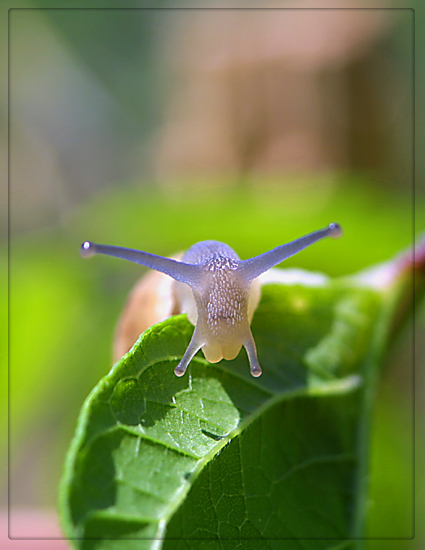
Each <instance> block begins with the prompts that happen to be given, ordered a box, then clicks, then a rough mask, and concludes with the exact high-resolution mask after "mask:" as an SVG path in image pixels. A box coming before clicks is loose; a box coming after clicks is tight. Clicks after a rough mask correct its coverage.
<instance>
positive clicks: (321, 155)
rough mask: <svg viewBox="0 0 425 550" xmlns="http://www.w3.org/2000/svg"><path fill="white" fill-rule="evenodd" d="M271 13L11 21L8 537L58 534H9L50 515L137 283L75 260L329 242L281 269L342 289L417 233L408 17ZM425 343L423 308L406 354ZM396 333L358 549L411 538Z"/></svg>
mask: <svg viewBox="0 0 425 550" xmlns="http://www.w3.org/2000/svg"><path fill="white" fill-rule="evenodd" d="M340 4H341V7H346V8H349V7H350V4H348V3H344V2H342V3H340ZM57 5H58V2H49V1H48V2H43V7H49V6H51V7H57ZM155 5H156V6H158V5H161V6H163V7H168V4H167V3H166V2H161V3H156V4H155ZM275 5H276V7H279V8H291V9H286V10H283V9H273V10H174V9H167V10H159V9H143V10H109V9H102V10H92V9H73V10H62V9H43V10H41V9H14V10H12V11H11V12H9V18H10V19H9V25H10V27H9V29H10V51H9V55H10V58H9V59H10V126H9V130H10V136H9V137H10V142H9V143H10V165H9V168H10V196H9V202H8V201H7V198H6V196H4V197H3V198H2V200H1V201H0V209H1V215H2V218H3V217H6V215H7V207H8V205H9V213H10V218H9V222H10V256H9V268H10V289H9V297H10V319H9V334H10V349H9V369H10V370H9V374H10V432H9V434H10V450H9V452H10V455H9V456H10V470H9V478H7V476H6V474H5V473H2V477H1V478H0V482H1V485H0V487H1V495H2V499H3V500H2V504H3V505H4V506H6V494H7V482H8V479H9V487H10V493H9V495H10V500H9V502H10V511H11V514H10V528H11V535H12V536H13V537H20V536H24V537H25V536H26V537H31V536H39V537H43V536H54V534H55V531H54V529H55V528H54V527H51V526H48V525H47V523H43V521H41V520H40V521H34V522H32V523H31V522H30V523H28V522H27V523H26V528H25V526H24V525H23V524H22V521H19V520H18V518H20V517H22V515H21V514H22V513H23V511H24V513H26V511H28V510H31V511H32V512H33V513H42V512H43V511H44V510H51V509H54V507H55V506H56V500H57V489H58V482H59V479H60V475H61V469H62V465H63V461H64V457H65V453H66V449H67V447H68V445H69V442H70V440H71V438H72V435H73V432H74V428H75V424H76V420H77V415H78V411H79V409H80V407H81V405H82V403H83V401H84V399H85V398H86V396H87V394H88V393H89V391H90V390H91V389H92V388H93V386H94V385H95V384H96V383H97V381H98V380H99V378H100V377H101V376H103V375H105V374H106V373H107V372H108V370H109V368H110V366H111V347H112V337H113V331H114V326H115V323H116V321H117V318H118V316H119V313H120V311H121V309H122V307H123V304H124V302H125V299H126V296H127V294H128V292H129V290H130V289H131V287H132V285H133V284H134V283H135V281H136V280H137V279H138V278H139V277H140V275H141V273H142V270H141V268H139V267H138V266H135V265H132V264H127V263H125V262H119V261H113V260H110V259H108V258H97V259H96V260H95V261H91V262H84V261H82V260H81V259H80V258H79V255H78V249H79V246H80V244H81V242H83V241H84V240H86V239H90V240H94V241H97V242H103V243H108V244H116V245H123V246H128V247H132V248H140V249H143V250H146V251H149V252H154V253H157V254H164V255H170V254H172V253H174V252H176V251H179V250H184V249H187V248H188V247H189V246H190V245H191V244H193V243H195V242H197V241H199V240H203V239H217V240H222V241H224V242H227V243H228V244H230V245H231V246H232V247H233V248H235V250H236V251H237V252H238V253H239V255H240V256H241V258H248V257H251V256H254V255H256V254H259V253H261V252H263V251H265V250H268V249H270V248H272V247H274V246H277V245H279V244H282V243H283V242H287V241H289V240H292V239H294V238H296V237H298V236H301V235H303V234H305V233H307V232H310V231H313V230H315V229H317V228H319V227H322V226H324V225H326V224H327V223H329V222H330V221H338V222H339V223H341V225H342V226H343V228H344V231H345V233H344V238H343V239H340V240H339V241H335V242H331V243H329V242H323V243H320V244H318V245H317V246H315V247H313V248H312V249H309V250H306V251H305V252H303V253H302V254H301V255H299V256H296V257H295V258H293V259H290V260H288V261H287V262H286V266H294V265H296V266H299V267H303V268H306V269H314V270H320V271H324V272H326V273H329V274H330V275H332V276H338V275H345V274H350V273H353V272H355V271H357V270H360V269H362V268H364V267H367V266H369V265H370V264H373V263H379V262H381V261H385V260H386V259H388V258H389V257H391V256H392V255H394V254H396V253H397V252H398V251H399V250H401V249H402V248H405V247H408V246H409V245H411V243H412V240H413V235H414V232H415V231H416V232H420V231H423V230H425V207H424V200H423V199H424V198H425V192H424V188H423V186H421V185H420V183H422V182H423V181H424V176H425V167H424V164H423V162H422V160H421V159H418V164H417V167H416V170H417V181H418V185H417V186H416V190H415V193H416V197H415V196H414V187H413V116H414V111H413V19H414V12H413V11H412V10H410V9H401V10H389V9H376V10H369V9H333V10H320V9H293V8H295V6H296V4H295V3H291V2H280V3H276V4H275ZM26 6H27V7H28V8H37V7H38V4H37V2H30V1H27V2H26ZM93 6H96V2H94V3H93ZM0 114H1V119H2V120H5V119H6V116H7V104H6V103H5V101H3V103H2V104H1V105H0ZM415 198H416V203H415V204H416V227H414V223H413V206H414V199H415ZM6 240H7V235H6V233H4V234H2V235H1V243H0V244H1V254H2V259H3V260H4V261H2V262H1V277H2V280H3V281H4V280H5V279H6V273H7V262H6V258H7V252H6ZM3 299H5V297H4V296H2V300H3ZM2 305H3V306H4V307H3V309H2V311H4V308H5V307H6V305H5V303H3V304H2ZM2 322H3V323H4V326H3V327H2V330H3V331H4V332H3V333H5V332H6V330H7V326H6V320H5V316H4V315H3V316H2ZM424 327H425V308H424V307H422V308H419V310H418V311H417V322H416V331H417V334H418V335H419V334H420V333H421V331H422V332H423V329H424ZM412 332H413V327H412V325H410V326H409V327H406V329H405V331H404V333H403V335H402V337H401V338H400V340H399V341H398V342H397V343H396V344H395V345H394V346H393V347H392V348H391V349H390V350H389V357H388V363H387V365H386V367H385V369H384V370H383V373H382V382H381V384H380V388H379V395H378V405H377V410H376V419H375V423H374V433H373V445H372V465H373V469H372V499H371V503H372V504H371V513H370V521H369V527H368V535H369V536H370V537H383V538H387V539H396V538H409V537H411V536H412V535H413V531H412V514H413V496H412V491H413V477H412V476H413V469H412V465H413V454H412V453H413V422H412V406H413V402H412V388H413V367H412V366H413V363H412V358H413V354H414V348H413V342H412ZM416 344H417V347H416V354H417V366H418V368H420V367H421V366H422V367H423V366H424V360H423V356H424V355H423V353H424V351H425V346H424V344H423V343H422V342H421V338H420V337H417V339H416ZM1 354H2V358H1V359H2V369H1V384H2V390H5V388H6V384H7V376H6V373H7V370H6V368H3V365H6V349H5V348H3V349H2V350H1ZM3 395H4V393H3ZM419 411H420V413H421V414H423V412H424V407H423V404H419ZM418 426H419V429H422V428H423V425H422V424H420V423H418ZM2 428H4V429H5V426H3V427H2ZM3 431H4V430H3ZM1 445H2V447H1V448H0V453H2V458H3V459H4V458H5V457H6V453H7V448H6V445H5V444H4V442H3V441H2V442H1ZM422 510H423V509H422ZM14 518H15V519H16V521H14ZM43 530H45V531H43ZM57 533H59V532H58V531H57ZM58 536H60V535H58ZM423 543H424V539H422V542H420V541H416V542H415V541H409V540H407V541H402V540H400V541H397V542H394V546H391V548H392V547H394V548H395V547H397V548H400V549H404V548H413V547H415V548H416V547H417V548H421V547H423ZM415 544H418V545H417V546H415ZM59 547H62V548H63V547H64V546H58V548H59ZM367 547H368V548H370V549H373V550H375V549H381V548H382V549H384V548H385V549H386V548H390V545H389V541H388V540H387V541H369V542H368V545H367Z"/></svg>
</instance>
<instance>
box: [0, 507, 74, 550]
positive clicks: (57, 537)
mask: <svg viewBox="0 0 425 550" xmlns="http://www.w3.org/2000/svg"><path fill="white" fill-rule="evenodd" d="M13 537H19V538H13ZM62 537H63V535H62V532H61V530H60V528H59V520H58V517H57V513H56V512H55V511H54V510H31V509H20V510H13V511H11V512H10V514H9V513H8V510H6V509H4V510H1V511H0V548H1V550H67V549H69V544H68V542H67V541H66V540H63V538H62Z"/></svg>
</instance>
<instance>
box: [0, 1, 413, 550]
mask: <svg viewBox="0 0 425 550" xmlns="http://www.w3.org/2000/svg"><path fill="white" fill-rule="evenodd" d="M341 9H345V10H350V11H360V10H362V11H363V10H368V11H382V10H385V11H411V12H413V19H412V229H413V238H412V243H414V242H415V236H416V235H415V230H416V125H415V108H416V90H415V82H416V38H415V36H416V35H415V17H416V12H415V9H414V8H412V7H403V8H398V7H380V8H378V7H376V8H375V7H349V8H314V7H312V8H308V7H305V8H278V7H264V8H256V7H204V8H199V7H196V8H192V7H181V8H174V7H163V8H158V7H146V8H9V9H8V20H7V27H8V28H7V32H8V38H7V79H8V83H7V106H8V113H7V141H8V151H7V168H8V175H7V261H8V265H7V298H8V305H7V320H8V329H7V349H8V351H7V367H8V368H7V370H8V372H7V389H8V405H7V411H8V418H7V429H8V433H7V442H8V457H7V463H8V482H7V488H8V506H7V508H8V537H9V539H10V540H101V539H81V538H74V537H73V538H69V537H66V538H65V537H48V538H44V537H43V538H39V537H31V538H29V537H11V536H10V528H11V513H10V500H11V493H12V491H11V479H10V475H9V474H10V464H11V456H10V443H11V441H10V438H11V435H10V434H11V414H10V412H11V406H10V388H11V376H10V350H11V348H10V342H11V337H10V335H11V326H10V317H11V314H10V309H11V306H10V281H11V269H10V264H11V262H10V259H11V200H10V199H11V176H10V169H11V19H10V18H11V13H12V11H75V10H78V11H82V10H84V11H118V10H120V11H285V10H286V11H301V10H308V11H339V10H341ZM413 260H414V261H415V249H414V247H413ZM412 283H413V287H412V294H413V317H412V321H413V322H412V325H413V330H412V345H413V353H412V369H413V371H412V407H413V411H412V412H413V414H412V429H413V435H412V454H413V456H412V462H413V463H412V472H413V476H412V483H413V491H412V493H413V495H412V496H413V507H412V517H413V535H412V537H401V538H395V537H391V538H387V537H384V538H383V537H379V538H375V537H361V538H350V539H340V538H329V537H326V538H305V539H304V538H303V539H294V538H293V537H292V538H279V539H274V538H268V539H266V540H270V541H278V540H335V541H341V542H342V541H350V540H413V539H414V538H415V528H416V487H415V479H416V468H415V451H416V441H415V426H416V392H415V381H416V377H415V374H416V356H415V349H416V336H415V329H416V322H415V316H416V305H415V299H414V298H415V295H416V294H415V283H416V276H415V270H414V269H413V274H412ZM107 540H123V539H114V538H111V539H107ZM127 540H165V538H130V539H127ZM167 540H199V541H204V540H208V539H192V538H191V539H172V538H169V539H167ZM220 540H223V541H235V540H239V539H220ZM240 540H256V539H240ZM259 540H264V539H259Z"/></svg>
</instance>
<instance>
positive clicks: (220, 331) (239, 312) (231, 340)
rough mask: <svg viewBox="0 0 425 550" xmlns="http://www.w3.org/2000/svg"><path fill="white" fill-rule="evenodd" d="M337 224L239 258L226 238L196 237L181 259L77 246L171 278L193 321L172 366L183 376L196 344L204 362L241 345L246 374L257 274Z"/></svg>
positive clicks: (253, 357) (253, 356) (337, 231)
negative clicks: (178, 358)
mask: <svg viewBox="0 0 425 550" xmlns="http://www.w3.org/2000/svg"><path fill="white" fill-rule="evenodd" d="M341 234H342V230H341V227H340V226H339V225H338V224H337V223H331V224H329V226H328V227H325V228H324V229H319V230H318V231H315V232H313V233H309V234H308V235H305V236H304V237H301V238H299V239H296V240H295V241H292V242H289V243H287V244H284V245H281V246H278V247H276V248H273V249H272V250H269V251H268V252H265V253H264V254H261V255H259V256H255V257H254V258H250V259H249V260H240V259H239V257H238V255H237V254H236V252H235V251H234V250H233V249H232V248H230V246H228V245H227V244H224V243H222V242H218V241H201V242H199V243H196V244H194V245H193V246H192V247H190V248H189V250H188V251H187V252H186V253H185V254H184V255H183V257H182V260H181V261H178V260H174V259H172V258H164V257H162V256H157V255H156V254H150V253H148V252H142V251H140V250H133V249H130V248H122V247H120V246H109V245H103V244H95V243H92V242H89V241H86V242H84V243H83V244H82V246H81V255H82V256H83V257H84V258H88V257H90V256H93V255H94V254H106V255H108V256H115V257H118V258H123V259H124V260H129V261H131V262H135V263H138V264H141V265H143V266H145V267H149V268H151V269H155V270H157V271H160V272H161V273H165V274H166V275H169V276H170V277H172V278H173V279H175V281H177V284H176V285H175V293H176V294H177V299H178V303H179V304H180V310H181V312H183V313H187V316H188V319H189V321H190V322H191V323H192V324H193V325H194V326H195V330H194V332H193V336H192V339H191V340H190V343H189V346H188V347H187V349H186V352H185V353H184V355H183V357H182V359H181V361H180V362H179V364H178V365H177V366H176V368H175V370H174V372H175V374H176V375H177V376H183V375H184V374H185V372H186V369H187V367H188V365H189V363H190V361H191V360H192V358H193V357H194V355H195V354H196V353H197V352H198V351H199V350H200V349H201V348H202V351H203V353H204V355H205V358H206V359H207V360H208V361H209V362H210V363H217V362H218V361H220V360H221V359H223V358H224V359H228V360H230V359H234V358H235V357H236V356H237V355H238V353H239V351H240V349H241V347H242V346H244V347H245V350H246V352H247V355H248V360H249V364H250V370H251V374H252V376H256V377H257V376H260V375H261V373H262V370H261V367H260V364H259V362H258V358H257V351H256V347H255V342H254V338H253V336H252V333H251V328H250V324H251V320H252V317H253V314H254V311H255V309H256V307H257V306H258V303H259V300H260V285H259V284H258V281H257V278H258V277H259V276H260V275H261V274H262V273H264V272H265V271H267V270H269V269H270V268H272V267H274V266H276V265H277V264H279V263H280V262H282V261H283V260H285V259H286V258H289V257H290V256H292V255H294V254H296V253H297V252H299V251H300V250H302V249H303V248H306V247H307V246H310V245H311V244H313V243H315V242H317V241H319V240H320V239H322V238H324V237H339V236H340V235H341Z"/></svg>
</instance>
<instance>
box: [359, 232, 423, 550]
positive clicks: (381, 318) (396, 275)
mask: <svg viewBox="0 0 425 550" xmlns="http://www.w3.org/2000/svg"><path fill="white" fill-rule="evenodd" d="M385 269H386V270H388V273H389V275H390V276H389V277H388V281H387V284H386V285H385V287H384V288H382V291H383V295H382V307H381V311H380V312H379V314H378V316H377V320H376V323H377V325H376V327H375V334H374V338H373V340H372V342H371V350H370V353H369V354H367V357H368V361H367V362H366V363H365V365H364V367H363V368H364V371H363V373H364V374H363V380H364V385H363V395H362V404H361V417H360V421H359V431H358V447H357V448H358V462H359V469H358V476H357V480H356V493H357V494H358V495H359V497H358V499H357V505H356V511H355V513H354V523H353V538H355V539H357V540H356V542H355V547H356V549H357V550H361V549H363V548H364V543H365V539H362V537H364V536H365V528H366V520H367V512H368V508H369V507H368V498H369V478H370V433H371V427H372V422H373V411H374V406H375V401H376V399H375V397H376V391H377V385H378V380H379V366H380V365H381V364H382V363H383V361H384V359H385V356H386V354H387V352H388V350H389V348H390V347H391V343H392V342H394V340H395V337H396V336H397V335H398V334H400V332H401V329H402V328H403V327H404V326H405V325H406V324H407V321H408V320H409V319H410V318H411V317H412V316H413V315H414V314H415V309H416V305H418V304H419V302H420V300H422V298H423V296H424V294H425V238H423V239H422V240H421V242H420V243H419V245H418V246H417V247H416V248H414V249H412V250H409V251H408V252H405V253H403V254H401V255H400V256H399V257H397V258H395V259H394V260H393V261H392V262H390V263H389V264H388V265H387V266H386V267H385Z"/></svg>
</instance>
